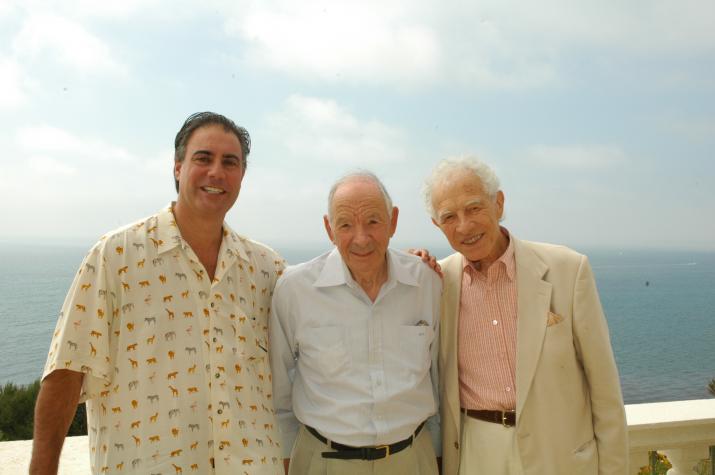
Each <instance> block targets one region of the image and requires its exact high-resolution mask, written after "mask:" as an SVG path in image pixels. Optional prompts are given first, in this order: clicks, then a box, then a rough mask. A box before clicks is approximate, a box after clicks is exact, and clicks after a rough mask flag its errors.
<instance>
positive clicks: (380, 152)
mask: <svg viewBox="0 0 715 475" xmlns="http://www.w3.org/2000/svg"><path fill="white" fill-rule="evenodd" d="M269 126H270V128H271V135H272V136H274V137H275V138H276V140H280V141H282V142H283V143H284V144H285V146H286V147H287V148H288V150H289V152H290V155H291V156H292V157H301V159H305V160H314V161H318V162H331V163H341V164H342V165H343V166H359V165H365V164H374V163H377V162H380V163H385V162H399V161H402V160H404V159H405V158H406V155H405V151H406V135H405V132H404V131H402V130H401V129H398V128H395V127H392V126H390V125H387V124H385V123H383V122H380V121H378V120H361V119H358V118H357V117H355V116H354V115H352V114H351V113H350V112H349V111H347V110H345V109H344V108H342V107H341V106H340V105H338V104H337V103H336V102H335V101H333V100H329V99H319V98H315V97H306V96H301V95H293V96H290V97H289V98H288V99H287V101H286V103H285V105H284V108H283V110H282V111H281V112H280V113H278V114H274V115H273V116H271V117H270V119H269Z"/></svg>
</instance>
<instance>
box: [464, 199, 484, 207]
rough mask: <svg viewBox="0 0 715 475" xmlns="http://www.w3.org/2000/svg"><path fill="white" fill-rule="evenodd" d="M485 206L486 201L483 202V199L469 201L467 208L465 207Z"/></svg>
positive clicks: (466, 204)
mask: <svg viewBox="0 0 715 475" xmlns="http://www.w3.org/2000/svg"><path fill="white" fill-rule="evenodd" d="M483 204H484V200H483V199H481V198H475V199H473V200H469V201H467V202H466V203H465V204H464V206H465V207H469V206H474V205H477V206H481V205H483Z"/></svg>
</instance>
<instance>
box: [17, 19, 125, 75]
mask: <svg viewBox="0 0 715 475" xmlns="http://www.w3.org/2000/svg"><path fill="white" fill-rule="evenodd" d="M13 52H14V54H15V56H16V57H18V58H30V59H38V58H41V59H42V60H47V59H52V60H55V61H57V62H58V63H60V64H62V65H65V66H69V67H71V68H73V69H75V70H77V71H79V72H82V73H86V74H96V73H110V74H120V75H123V74H125V73H126V68H125V66H124V65H122V64H120V63H119V62H118V61H117V60H116V59H115V58H114V57H113V55H112V52H111V50H110V48H109V46H108V45H107V44H106V43H105V42H104V41H103V40H102V39H100V38H99V37H98V36H96V35H94V34H92V33H91V32H90V31H88V30H87V29H86V28H85V27H84V26H83V25H82V24H80V23H79V22H77V21H75V20H72V19H70V18H68V17H63V16H60V15H53V14H45V13H39V14H31V15H30V16H29V17H27V18H26V20H25V22H24V24H23V26H22V28H21V29H20V31H19V33H18V34H17V35H16V36H15V38H14V40H13Z"/></svg>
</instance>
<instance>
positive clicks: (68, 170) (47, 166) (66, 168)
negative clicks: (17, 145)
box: [27, 156, 77, 176]
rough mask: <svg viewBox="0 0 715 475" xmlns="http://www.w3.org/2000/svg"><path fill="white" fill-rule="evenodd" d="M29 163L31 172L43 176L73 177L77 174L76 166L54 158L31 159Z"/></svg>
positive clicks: (28, 160)
mask: <svg viewBox="0 0 715 475" xmlns="http://www.w3.org/2000/svg"><path fill="white" fill-rule="evenodd" d="M27 163H28V166H29V168H30V170H32V171H33V172H35V173H39V174H41V175H50V176H56V175H58V174H59V175H64V176H73V175H76V174H77V169H76V168H75V167H74V166H72V165H69V164H67V163H65V162H63V161H61V160H58V159H56V158H52V157H43V156H37V157H29V158H28V159H27Z"/></svg>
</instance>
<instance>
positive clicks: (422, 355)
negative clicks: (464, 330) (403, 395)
mask: <svg viewBox="0 0 715 475" xmlns="http://www.w3.org/2000/svg"><path fill="white" fill-rule="evenodd" d="M392 332H394V334H393V335H389V339H388V340H387V341H386V342H385V346H386V349H389V351H388V354H389V353H391V358H390V359H391V360H392V362H393V364H394V365H395V366H396V367H397V371H398V373H405V374H406V376H407V378H409V379H410V380H411V381H414V382H416V383H419V382H420V381H422V379H423V378H424V377H425V376H427V374H428V373H429V370H430V365H431V363H432V358H431V353H430V347H431V344H432V340H433V339H434V330H432V328H431V327H429V326H427V325H401V326H398V327H395V328H393V329H392ZM395 342H399V343H398V344H395Z"/></svg>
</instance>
